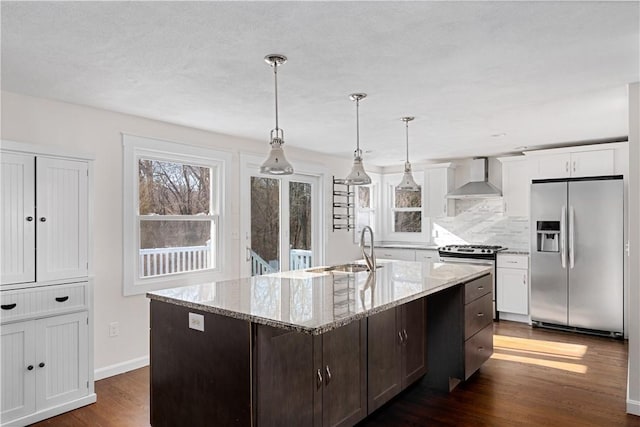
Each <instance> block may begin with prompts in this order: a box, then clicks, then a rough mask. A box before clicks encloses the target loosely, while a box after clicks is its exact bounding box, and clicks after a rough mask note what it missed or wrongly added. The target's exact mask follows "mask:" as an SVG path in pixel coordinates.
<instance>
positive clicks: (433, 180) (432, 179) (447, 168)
mask: <svg viewBox="0 0 640 427" xmlns="http://www.w3.org/2000/svg"><path fill="white" fill-rule="evenodd" d="M424 173H425V187H426V197H425V199H426V200H425V203H426V207H425V215H426V216H427V217H429V218H437V217H442V216H447V215H453V214H454V213H455V212H454V204H453V201H452V200H447V198H446V195H447V193H449V192H450V191H451V190H453V187H454V175H453V167H452V165H451V163H441V164H436V165H428V166H426V167H425V170H424Z"/></svg>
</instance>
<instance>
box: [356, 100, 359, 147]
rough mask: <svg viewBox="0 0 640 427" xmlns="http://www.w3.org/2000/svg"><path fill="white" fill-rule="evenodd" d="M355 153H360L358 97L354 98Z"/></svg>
mask: <svg viewBox="0 0 640 427" xmlns="http://www.w3.org/2000/svg"><path fill="white" fill-rule="evenodd" d="M356 155H357V156H359V155H360V99H356Z"/></svg>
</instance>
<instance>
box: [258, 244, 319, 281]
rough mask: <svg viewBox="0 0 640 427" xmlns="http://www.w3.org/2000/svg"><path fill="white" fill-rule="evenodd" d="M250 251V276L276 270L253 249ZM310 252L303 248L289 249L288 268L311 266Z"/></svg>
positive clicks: (298, 268)
mask: <svg viewBox="0 0 640 427" xmlns="http://www.w3.org/2000/svg"><path fill="white" fill-rule="evenodd" d="M250 253H251V275H252V276H260V275H262V274H268V273H274V272H276V271H278V270H277V268H274V267H273V266H272V265H270V264H269V263H268V262H267V261H265V260H264V259H263V258H262V257H261V256H260V255H258V254H257V253H255V252H254V251H253V250H250ZM311 254H312V252H311V251H308V250H304V249H290V250H289V270H301V269H303V268H309V267H311Z"/></svg>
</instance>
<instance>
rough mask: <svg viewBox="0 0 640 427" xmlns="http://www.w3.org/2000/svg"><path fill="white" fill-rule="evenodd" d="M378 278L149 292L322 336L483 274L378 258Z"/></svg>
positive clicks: (336, 276) (300, 277) (283, 277)
mask: <svg viewBox="0 0 640 427" xmlns="http://www.w3.org/2000/svg"><path fill="white" fill-rule="evenodd" d="M377 263H378V266H382V267H381V268H379V269H378V270H377V271H376V273H375V274H370V273H369V272H367V271H363V272H360V273H341V272H322V273H314V272H309V271H305V270H297V271H288V272H282V273H273V274H266V275H263V276H255V277H250V278H242V279H235V280H225V281H220V282H213V283H205V284H201V285H193V286H184V287H179V288H173V289H165V290H160V291H155V292H149V293H147V297H148V298H150V299H152V300H157V301H162V302H167V303H171V304H176V305H180V306H184V307H189V308H193V309H194V310H200V311H205V312H211V313H217V314H221V315H224V316H229V317H233V318H237V319H241V320H247V321H251V322H255V323H259V324H263V325H268V326H274V327H278V328H283V329H291V330H295V331H298V332H303V333H307V334H312V335H319V334H322V333H324V332H328V331H330V330H332V329H335V328H338V327H340V326H344V325H346V324H348V323H351V322H352V321H354V320H358V319H361V318H364V317H367V316H370V315H372V314H375V313H378V312H381V311H384V310H388V309H390V308H393V307H395V306H398V305H402V304H405V303H407V302H410V301H413V300H415V299H418V298H421V297H423V296H426V295H430V294H433V293H435V292H438V291H441V290H444V289H447V288H449V287H451V286H454V285H457V284H459V283H462V282H466V281H469V280H472V279H475V278H477V277H480V276H483V275H485V274H487V273H489V272H491V271H492V269H491V268H490V267H487V266H483V265H473V264H446V263H431V262H412V261H390V260H377Z"/></svg>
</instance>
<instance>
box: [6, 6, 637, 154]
mask: <svg viewBox="0 0 640 427" xmlns="http://www.w3.org/2000/svg"><path fill="white" fill-rule="evenodd" d="M1 7H2V89H3V90H7V91H11V92H17V93H23V94H27V95H33V96H38V97H44V98H51V99H58V100H62V101H67V102H72V103H77V104H84V105H90V106H95V107H100V108H105V109H108V110H115V111H120V112H124V113H129V114H135V115H140V116H144V117H150V118H154V119H159V120H163V121H167V122H172V123H178V124H182V125H187V126H191V127H196V128H201V129H207V130H212V131H216V132H221V133H227V134H232V135H237V136H241V137H247V138H252V139H257V140H263V141H265V144H266V141H267V140H268V135H269V130H270V129H271V128H272V127H273V126H274V111H273V74H272V71H271V68H270V67H269V66H268V65H267V64H265V63H264V62H263V57H264V56H265V55H266V54H269V53H283V54H285V55H287V56H288V57H289V62H287V63H286V64H285V65H284V66H282V67H281V68H280V69H279V74H278V75H279V86H280V87H279V89H280V92H279V94H280V125H281V127H282V128H283V129H284V130H285V141H286V144H287V145H288V146H296V147H302V148H307V149H310V150H316V151H321V152H326V153H332V154H335V155H339V156H344V157H351V153H352V151H353V149H354V146H355V105H354V103H353V102H351V101H349V99H348V95H349V94H350V93H352V92H366V93H368V94H369V96H368V97H367V98H366V99H365V100H363V101H362V102H361V106H360V113H361V114H360V123H361V140H360V142H361V148H362V149H363V150H365V151H370V152H368V153H367V154H365V163H367V162H368V163H371V164H377V165H380V166H386V165H392V164H400V163H401V162H402V160H403V158H404V124H403V123H402V122H401V121H400V120H399V118H400V117H402V116H406V115H413V116H416V120H415V121H413V122H412V123H411V125H410V152H411V154H410V157H411V160H412V161H413V162H419V161H424V160H435V159H443V158H456V157H466V156H474V155H495V154H499V153H504V152H512V151H515V150H516V148H517V147H520V146H529V147H535V146H541V145H547V144H563V143H568V142H577V141H597V140H610V139H615V138H619V137H621V136H625V135H626V134H627V100H626V84H627V83H629V82H632V81H638V80H640V77H639V73H640V71H639V62H640V53H639V51H640V48H639V45H640V41H639V37H640V30H639V27H640V24H639V22H640V15H639V14H640V11H639V10H640V9H639V3H638V2H635V1H634V2H609V1H605V2H579V1H573V2H520V1H518V2H401V1H396V2H8V1H3V2H2V5H1ZM502 134H504V135H502ZM494 135H502V136H494Z"/></svg>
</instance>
